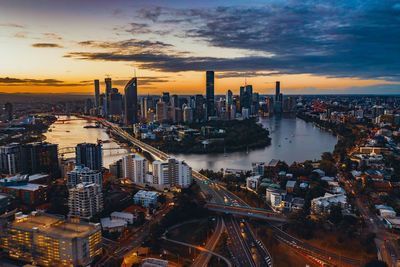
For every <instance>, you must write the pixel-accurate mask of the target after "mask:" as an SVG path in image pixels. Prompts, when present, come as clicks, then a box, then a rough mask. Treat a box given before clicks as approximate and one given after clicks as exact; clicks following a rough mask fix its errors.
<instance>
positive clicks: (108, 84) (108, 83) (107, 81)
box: [104, 78, 112, 96]
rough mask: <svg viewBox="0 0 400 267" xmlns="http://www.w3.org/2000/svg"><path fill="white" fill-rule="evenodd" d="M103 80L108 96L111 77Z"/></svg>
mask: <svg viewBox="0 0 400 267" xmlns="http://www.w3.org/2000/svg"><path fill="white" fill-rule="evenodd" d="M104 82H105V83H106V91H105V93H106V95H107V96H108V95H109V94H110V93H111V87H112V86H111V78H105V79H104Z"/></svg>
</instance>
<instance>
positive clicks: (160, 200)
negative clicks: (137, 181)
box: [157, 194, 166, 205]
mask: <svg viewBox="0 0 400 267" xmlns="http://www.w3.org/2000/svg"><path fill="white" fill-rule="evenodd" d="M157 201H158V202H160V204H161V205H162V204H165V202H166V198H165V195H164V194H161V195H159V196H158V198H157Z"/></svg>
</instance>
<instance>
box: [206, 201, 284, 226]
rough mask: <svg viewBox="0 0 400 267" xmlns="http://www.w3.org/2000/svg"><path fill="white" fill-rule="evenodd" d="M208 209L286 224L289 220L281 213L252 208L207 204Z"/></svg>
mask: <svg viewBox="0 0 400 267" xmlns="http://www.w3.org/2000/svg"><path fill="white" fill-rule="evenodd" d="M206 207H207V208H208V209H210V210H213V211H218V212H224V213H230V214H235V215H241V216H246V217H254V218H258V219H265V220H270V221H277V222H285V221H286V220H287V219H286V217H284V216H282V215H281V214H280V213H276V212H273V211H267V210H261V209H256V208H251V207H243V206H234V205H228V204H222V203H207V204H206Z"/></svg>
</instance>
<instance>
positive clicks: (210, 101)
mask: <svg viewBox="0 0 400 267" xmlns="http://www.w3.org/2000/svg"><path fill="white" fill-rule="evenodd" d="M206 99H207V118H208V117H209V116H214V114H215V112H214V110H215V108H214V71H210V70H209V71H207V72H206Z"/></svg>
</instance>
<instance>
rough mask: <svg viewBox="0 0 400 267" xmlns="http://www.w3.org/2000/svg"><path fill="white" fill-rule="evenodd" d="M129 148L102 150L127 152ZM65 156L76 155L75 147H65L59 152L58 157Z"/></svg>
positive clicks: (107, 148)
mask: <svg viewBox="0 0 400 267" xmlns="http://www.w3.org/2000/svg"><path fill="white" fill-rule="evenodd" d="M126 149H127V147H106V148H102V149H101V150H102V151H104V150H125V151H126ZM65 154H75V147H63V148H60V149H59V150H58V155H59V156H62V155H65Z"/></svg>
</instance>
